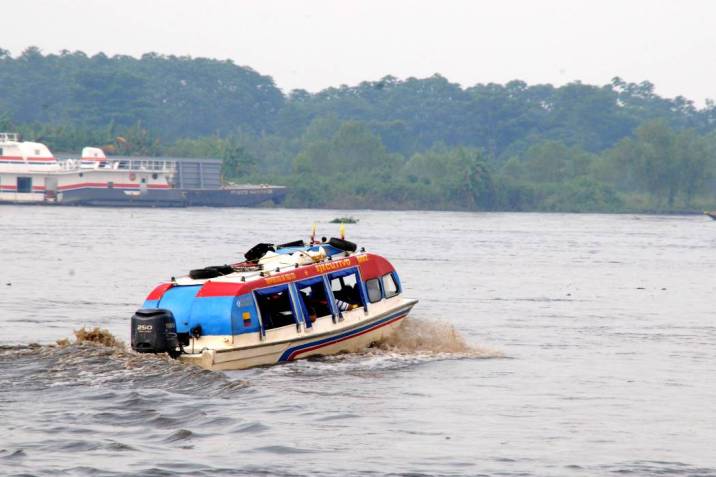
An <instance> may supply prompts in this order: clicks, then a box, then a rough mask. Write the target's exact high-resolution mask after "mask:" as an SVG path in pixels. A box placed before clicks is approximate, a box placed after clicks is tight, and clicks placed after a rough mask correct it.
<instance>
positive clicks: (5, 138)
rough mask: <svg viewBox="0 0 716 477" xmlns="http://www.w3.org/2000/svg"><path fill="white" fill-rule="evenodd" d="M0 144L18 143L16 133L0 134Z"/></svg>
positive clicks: (18, 139)
mask: <svg viewBox="0 0 716 477" xmlns="http://www.w3.org/2000/svg"><path fill="white" fill-rule="evenodd" d="M0 142H20V135H19V134H18V133H11V132H0Z"/></svg>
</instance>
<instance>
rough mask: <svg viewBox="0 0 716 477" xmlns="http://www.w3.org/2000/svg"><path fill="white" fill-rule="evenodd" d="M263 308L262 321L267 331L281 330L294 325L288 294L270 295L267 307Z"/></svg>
mask: <svg viewBox="0 0 716 477" xmlns="http://www.w3.org/2000/svg"><path fill="white" fill-rule="evenodd" d="M261 308H262V309H261V314H262V320H263V322H264V326H265V328H266V329H272V328H280V327H282V326H286V325H291V324H293V323H294V318H293V312H292V311H291V302H290V299H289V297H288V293H287V292H279V293H274V294H273V295H269V296H268V297H266V301H265V305H264V306H263V307H261Z"/></svg>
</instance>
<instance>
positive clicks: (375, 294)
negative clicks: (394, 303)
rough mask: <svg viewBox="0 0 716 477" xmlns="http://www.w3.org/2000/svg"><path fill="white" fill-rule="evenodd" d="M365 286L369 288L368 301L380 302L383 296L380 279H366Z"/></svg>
mask: <svg viewBox="0 0 716 477" xmlns="http://www.w3.org/2000/svg"><path fill="white" fill-rule="evenodd" d="M365 287H366V289H367V290H368V301H370V302H371V303H376V302H379V301H380V299H381V298H383V296H382V294H381V292H380V280H378V279H377V278H374V279H372V280H368V281H366V282H365Z"/></svg>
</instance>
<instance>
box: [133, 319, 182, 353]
mask: <svg viewBox="0 0 716 477" xmlns="http://www.w3.org/2000/svg"><path fill="white" fill-rule="evenodd" d="M132 349H133V350H134V351H136V352H138V353H169V356H171V357H172V358H176V357H177V356H179V355H180V354H181V351H180V350H179V340H178V339H177V325H176V320H175V319H174V315H173V314H172V312H171V311H169V310H165V309H162V308H146V309H141V310H137V311H136V312H135V313H134V316H132Z"/></svg>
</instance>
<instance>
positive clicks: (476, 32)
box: [0, 0, 716, 104]
mask: <svg viewBox="0 0 716 477" xmlns="http://www.w3.org/2000/svg"><path fill="white" fill-rule="evenodd" d="M0 10H2V17H3V21H2V26H1V27H0V48H5V49H8V50H10V51H11V52H12V53H13V54H15V55H16V54H19V53H20V52H21V51H22V50H23V49H25V48H26V47H27V46H30V45H36V46H38V47H40V48H41V49H42V50H43V51H44V52H45V53H50V52H58V51H59V50H62V49H68V50H83V51H85V52H87V53H89V54H94V53H96V52H99V51H103V52H105V53H107V54H116V53H122V54H130V55H134V56H139V55H141V54H142V53H145V52H148V51H156V52H158V53H165V54H177V55H187V54H188V55H192V56H207V57H212V58H221V59H225V58H231V59H233V60H234V61H235V62H236V63H237V64H240V65H247V66H250V67H252V68H253V69H255V70H256V71H258V72H260V73H262V74H267V75H271V76H272V77H273V78H274V80H275V81H276V83H277V85H278V86H279V87H280V88H282V89H283V90H284V91H289V90H291V89H293V88H304V89H307V90H309V91H317V90H320V89H322V88H325V87H327V86H338V85H340V84H349V85H353V84H356V83H358V82H360V81H362V80H375V79H379V78H381V77H382V76H385V75H387V74H392V75H394V76H397V77H399V78H407V77H409V76H416V77H425V76H430V75H432V74H433V73H436V72H437V73H440V74H442V75H443V76H445V77H447V78H448V79H449V80H451V81H455V82H458V83H460V84H462V85H463V86H470V85H473V84H475V83H487V82H499V83H504V82H507V81H510V80H512V79H522V80H524V81H527V82H528V83H530V84H534V83H546V82H549V83H553V84H558V85H559V84H563V83H566V82H569V81H573V80H581V81H582V82H585V83H592V84H605V83H607V82H608V81H609V80H610V79H611V78H612V77H613V76H617V75H618V76H621V77H622V78H623V79H625V80H627V81H634V82H639V81H642V80H649V81H651V82H653V83H654V84H655V85H656V91H657V92H658V93H659V94H662V95H664V96H669V97H673V96H677V95H684V96H686V97H688V98H691V99H694V100H695V101H697V103H698V104H703V101H704V99H706V98H716V1H712V0H681V1H676V0H669V1H666V0H619V1H614V0H590V1H586V0H492V1H484V0H480V1H478V0H473V1H467V0H466V1H461V0H453V1H450V0H441V1H438V0H432V1H418V0H412V1H407V0H363V1H358V0H352V1H348V0H312V1H309V0H303V1H299V0H286V1H274V0H259V1H254V0H251V1H241V0H193V1H192V0H144V1H141V0H140V1H137V0H109V1H108V0H94V1H89V0H46V1H40V0H0ZM0 94H1V92H0Z"/></svg>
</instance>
